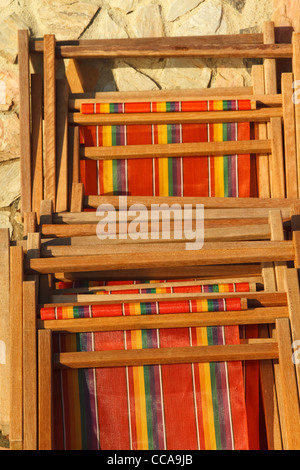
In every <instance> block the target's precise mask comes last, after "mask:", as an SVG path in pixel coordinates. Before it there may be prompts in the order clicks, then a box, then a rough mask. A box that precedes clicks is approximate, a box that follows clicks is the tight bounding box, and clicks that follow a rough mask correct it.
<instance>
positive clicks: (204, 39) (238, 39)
mask: <svg viewBox="0 0 300 470" xmlns="http://www.w3.org/2000/svg"><path fill="white" fill-rule="evenodd" d="M156 39H157V40H158V41H157V42H165V41H166V40H165V39H161V38H156ZM180 40H184V41H186V43H190V44H193V43H194V41H195V40H198V41H199V42H200V43H201V44H222V45H223V44H262V43H263V35H262V34H261V33H251V34H220V35H211V36H196V37H191V38H189V37H184V38H173V39H171V38H168V43H169V44H174V47H175V46H176V45H177V43H178V41H180ZM121 42H122V41H121ZM123 42H124V41H123ZM136 42H137V43H139V42H141V43H145V40H138V41H133V40H130V41H129V43H128V44H129V45H130V44H135V43H136ZM146 42H147V41H146ZM65 44H72V45H74V46H79V45H82V46H86V45H94V46H101V45H103V44H111V45H112V46H115V45H116V44H119V40H115V39H110V40H105V41H103V40H101V39H100V40H99V39H79V40H71V41H57V45H58V46H61V45H65ZM30 50H31V51H35V52H43V50H44V44H43V40H41V39H31V41H30Z"/></svg>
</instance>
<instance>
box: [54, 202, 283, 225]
mask: <svg viewBox="0 0 300 470" xmlns="http://www.w3.org/2000/svg"><path fill="white" fill-rule="evenodd" d="M180 202H181V200H180ZM110 209H111V208H106V207H103V212H104V211H107V212H108V211H109V210H110ZM113 209H114V208H113ZM144 209H145V208H144ZM165 209H166V211H165ZM182 210H183V207H182V205H181V204H180V203H178V204H177V205H174V206H173V207H169V206H165V208H164V207H163V206H159V205H158V204H157V205H154V204H153V205H152V207H151V211H152V213H153V214H154V215H155V214H156V215H157V216H158V217H159V220H162V219H163V218H165V220H179V221H180V220H181V219H180V214H181V211H182ZM281 211H282V214H283V216H284V217H289V215H290V209H289V208H284V207H283V208H282V209H281ZM111 212H112V213H114V212H115V211H114V210H112V209H111ZM124 212H125V211H120V212H118V213H117V214H116V222H118V223H123V221H124V223H125V222H131V221H134V220H135V219H136V215H135V214H134V215H132V213H131V212H130V211H128V212H127V214H125V215H126V217H125V216H124ZM269 212H270V208H268V207H248V208H247V211H245V210H244V209H243V208H238V207H237V208H223V209H221V208H218V207H216V208H205V207H204V212H203V213H204V220H205V221H208V220H217V221H221V220H224V219H230V220H232V219H237V220H241V219H245V220H247V219H255V218H257V219H260V218H261V219H265V218H268V217H269ZM164 214H165V215H164ZM199 214H200V212H199V211H198V213H197V208H196V207H193V208H191V216H190V218H189V220H195V219H196V218H197V216H198V217H199ZM154 215H153V217H154ZM149 219H150V217H149V215H148V212H147V211H145V210H143V208H141V211H140V214H139V220H140V221H141V222H142V221H143V222H145V221H146V222H147V221H148V220H149ZM101 220H102V218H101V215H100V214H99V215H97V212H95V211H93V212H84V213H80V212H77V213H76V212H62V213H55V214H53V219H52V221H53V223H55V224H80V223H81V224H85V223H89V224H91V223H94V224H96V223H99V222H100V221H101ZM111 220H112V221H113V220H114V219H113V218H112V219H111ZM155 220H156V218H155ZM103 222H105V223H107V219H106V218H103Z"/></svg>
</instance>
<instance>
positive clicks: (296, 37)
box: [292, 32, 300, 197]
mask: <svg viewBox="0 0 300 470" xmlns="http://www.w3.org/2000/svg"><path fill="white" fill-rule="evenodd" d="M292 44H293V74H294V84H295V89H294V96H293V99H294V105H295V127H296V148H297V178H298V197H299V196H300V99H299V83H300V82H299V80H300V33H298V32H297V33H296V32H294V33H293V40H292Z"/></svg>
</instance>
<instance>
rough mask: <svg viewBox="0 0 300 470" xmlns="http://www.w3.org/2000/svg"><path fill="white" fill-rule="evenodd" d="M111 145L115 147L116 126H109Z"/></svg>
mask: <svg viewBox="0 0 300 470" xmlns="http://www.w3.org/2000/svg"><path fill="white" fill-rule="evenodd" d="M111 143H112V145H113V146H115V145H117V126H111Z"/></svg>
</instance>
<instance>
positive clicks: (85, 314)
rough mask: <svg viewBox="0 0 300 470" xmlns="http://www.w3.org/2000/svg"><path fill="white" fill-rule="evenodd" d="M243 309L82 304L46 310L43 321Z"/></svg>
mask: <svg viewBox="0 0 300 470" xmlns="http://www.w3.org/2000/svg"><path fill="white" fill-rule="evenodd" d="M226 310H241V301H240V299H238V298H232V299H191V300H181V301H179V300H176V301H167V300H163V301H158V302H131V303H123V304H121V303H115V304H104V305H98V304H96V305H79V306H76V307H74V306H65V307H64V306H60V307H43V308H41V309H40V317H41V320H66V319H68V318H99V317H118V316H128V315H144V314H145V315H159V314H161V315H163V314H167V313H198V312H224V311H226Z"/></svg>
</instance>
